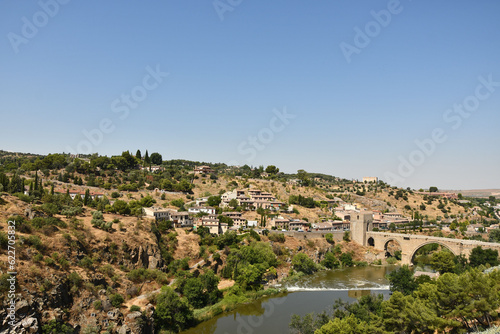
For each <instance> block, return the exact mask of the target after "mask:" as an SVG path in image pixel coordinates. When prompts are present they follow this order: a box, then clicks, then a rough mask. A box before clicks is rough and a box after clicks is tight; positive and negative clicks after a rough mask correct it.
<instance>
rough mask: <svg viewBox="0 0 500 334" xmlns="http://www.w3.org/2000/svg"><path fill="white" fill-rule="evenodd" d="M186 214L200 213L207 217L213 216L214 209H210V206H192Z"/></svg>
mask: <svg viewBox="0 0 500 334" xmlns="http://www.w3.org/2000/svg"><path fill="white" fill-rule="evenodd" d="M188 212H189V213H191V214H197V213H200V212H204V213H207V214H209V215H215V208H212V207H211V206H193V207H191V208H189V209H188Z"/></svg>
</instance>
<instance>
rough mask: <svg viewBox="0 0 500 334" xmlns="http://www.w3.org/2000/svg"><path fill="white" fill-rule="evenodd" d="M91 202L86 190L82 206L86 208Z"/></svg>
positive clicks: (88, 191) (88, 192)
mask: <svg viewBox="0 0 500 334" xmlns="http://www.w3.org/2000/svg"><path fill="white" fill-rule="evenodd" d="M91 201H92V198H91V197H90V190H89V189H86V190H85V196H84V197H83V205H85V206H87V205H89V204H90V202H91Z"/></svg>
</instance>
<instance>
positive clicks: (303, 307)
mask: <svg viewBox="0 0 500 334" xmlns="http://www.w3.org/2000/svg"><path fill="white" fill-rule="evenodd" d="M394 268H395V267H393V266H390V267H388V266H384V267H365V268H347V269H342V270H332V271H324V272H320V273H316V274H315V275H312V276H308V277H303V278H301V279H300V280H298V281H297V282H294V283H290V284H286V285H285V286H287V288H288V289H289V291H295V292H293V293H288V294H286V295H284V296H279V297H266V298H262V299H259V300H258V301H255V302H252V303H250V304H246V305H242V306H240V307H238V308H236V309H235V310H233V311H231V312H229V313H224V314H220V315H218V316H216V317H215V318H213V319H210V320H208V321H205V322H203V323H201V324H199V325H198V326H196V327H194V328H191V329H190V330H187V331H184V332H182V333H183V334H195V333H196V334H198V333H203V334H219V333H220V334H235V333H237V334H253V333H255V334H261V333H262V334H266V333H271V334H278V333H288V324H289V323H290V319H291V316H292V314H299V315H305V314H306V313H309V312H313V311H314V312H322V311H325V310H326V311H329V310H331V307H332V305H333V303H334V302H335V300H337V299H339V298H340V299H342V300H343V301H354V300H355V299H357V298H360V297H361V296H364V295H367V294H370V293H375V294H378V293H382V294H384V295H385V296H388V295H389V291H388V288H389V286H388V281H387V280H386V279H385V275H386V274H388V273H389V272H390V271H392V270H394Z"/></svg>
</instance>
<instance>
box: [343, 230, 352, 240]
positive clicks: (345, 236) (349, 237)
mask: <svg viewBox="0 0 500 334" xmlns="http://www.w3.org/2000/svg"><path fill="white" fill-rule="evenodd" d="M342 239H343V240H344V241H345V242H349V241H351V232H350V231H345V232H344V236H343V237H342Z"/></svg>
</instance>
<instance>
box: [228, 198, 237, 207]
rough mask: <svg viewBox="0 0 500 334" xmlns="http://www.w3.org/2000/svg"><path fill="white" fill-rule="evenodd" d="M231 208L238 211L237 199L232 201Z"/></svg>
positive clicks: (230, 202)
mask: <svg viewBox="0 0 500 334" xmlns="http://www.w3.org/2000/svg"><path fill="white" fill-rule="evenodd" d="M229 206H230V207H232V208H233V209H236V208H237V207H238V200H237V199H236V198H233V199H231V200H230V201H229Z"/></svg>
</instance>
